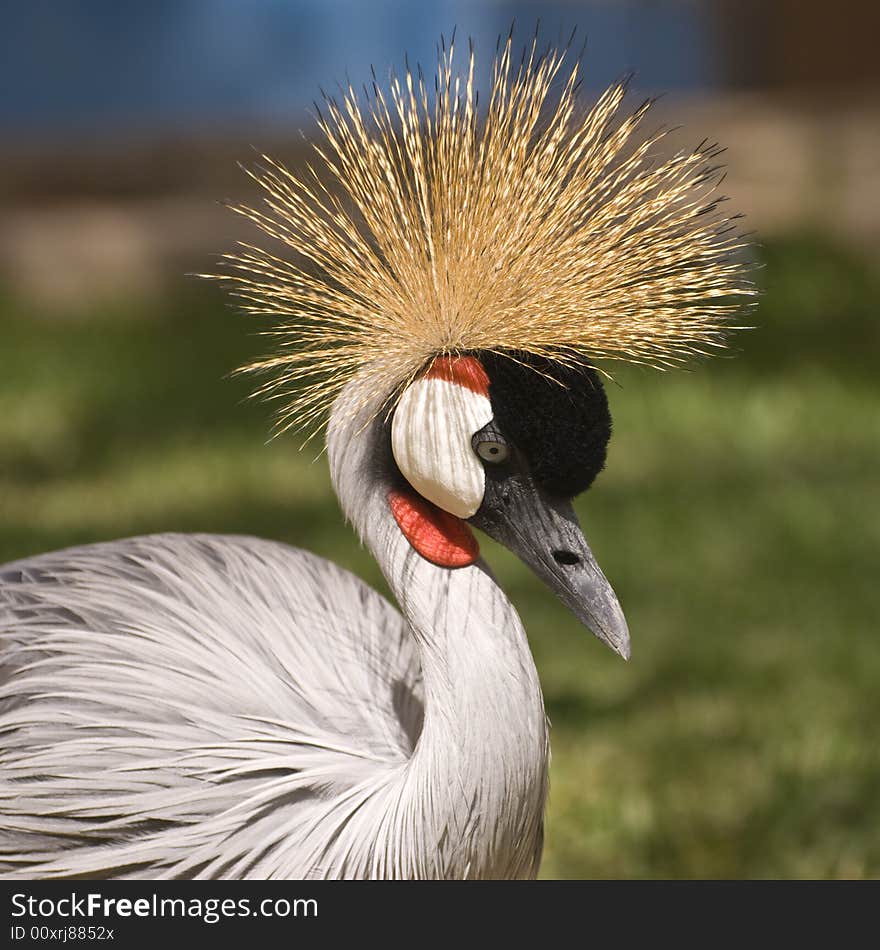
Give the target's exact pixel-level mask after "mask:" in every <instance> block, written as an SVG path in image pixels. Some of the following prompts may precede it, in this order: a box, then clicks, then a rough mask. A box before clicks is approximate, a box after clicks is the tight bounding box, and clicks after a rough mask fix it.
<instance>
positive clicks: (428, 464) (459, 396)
mask: <svg viewBox="0 0 880 950" xmlns="http://www.w3.org/2000/svg"><path fill="white" fill-rule="evenodd" d="M491 421H492V404H491V403H490V402H489V399H488V398H487V397H486V396H484V395H482V394H480V393H476V392H474V391H473V390H471V389H468V388H467V387H465V386H461V385H459V384H458V383H454V382H450V381H447V380H444V379H436V378H427V379H420V380H417V381H416V382H414V383H413V384H412V385H411V386H410V387H409V389H407V390H406V392H405V393H404V394H403V396H402V397H401V399H400V402H399V403H398V405H397V408H396V409H395V411H394V419H393V421H392V423H391V450H392V452H393V453H394V460H395V462H397V466H398V468H399V469H400V471H401V472H402V474H403V477H404V478H405V479H406V480H407V481H408V482H409V483H410V485H412V487H413V488H414V489H415V490H416V491H417V492H418V493H419V494H420V495H421V496H422V497H423V498H427V499H428V501H431V502H433V503H434V504H435V505H437V507H438V508H442V509H443V510H444V511H448V512H449V513H450V514H453V515H455V516H456V517H458V518H470V517H471V515H474V514H476V512H477V509H478V508H479V507H480V505H481V504H482V503H483V493H484V491H485V487H486V484H485V480H486V475H485V472H484V471H483V465H482V462H480V460H479V459H478V458H477V455H476V453H475V452H474V450H473V448H472V447H471V437H472V436H473V434H474V433H475V432H478V431H479V430H480V429H482V428H483V426H485V425H488V423H490V422H491Z"/></svg>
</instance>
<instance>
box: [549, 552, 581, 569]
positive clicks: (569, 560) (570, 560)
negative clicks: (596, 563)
mask: <svg viewBox="0 0 880 950" xmlns="http://www.w3.org/2000/svg"><path fill="white" fill-rule="evenodd" d="M553 560H554V561H556V563H557V564H565V565H566V566H568V567H571V566H572V565H573V564H580V562H581V559H580V558H579V557H578V556H577V555H576V554H575V553H574V551H554V552H553Z"/></svg>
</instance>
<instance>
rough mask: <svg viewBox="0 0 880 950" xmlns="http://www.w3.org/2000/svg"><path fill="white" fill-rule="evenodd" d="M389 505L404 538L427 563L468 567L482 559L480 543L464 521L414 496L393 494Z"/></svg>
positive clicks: (389, 499) (396, 492)
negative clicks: (479, 558) (480, 557)
mask: <svg viewBox="0 0 880 950" xmlns="http://www.w3.org/2000/svg"><path fill="white" fill-rule="evenodd" d="M388 503H389V504H390V506H391V513H392V514H393V515H394V520H395V521H396V522H397V525H398V527H399V528H400V530H401V531H402V532H403V535H404V537H405V538H406V540H407V541H409V543H410V544H411V545H412V546H413V547H414V548H415V549H416V551H418V552H419V554H421V556H422V557H423V558H424V559H425V560H426V561H430V562H431V563H432V564H436V565H438V566H439V567H467V566H468V565H469V564H473V563H474V561H476V559H477V558H478V557H479V556H480V546H479V544H478V543H477V539H476V538H475V537H474V533H473V531H471V529H470V527H469V526H468V525H466V524H465V523H464V522H463V521H462V520H461V518H456V517H455V515H451V514H449V512H448V511H443V509H442V508H438V507H437V506H436V505H433V504H431V502H429V501H426V500H425V499H424V498H421V497H420V496H419V495H416V494H415V493H414V492H412V493H410V492H402V491H391V492H389V493H388Z"/></svg>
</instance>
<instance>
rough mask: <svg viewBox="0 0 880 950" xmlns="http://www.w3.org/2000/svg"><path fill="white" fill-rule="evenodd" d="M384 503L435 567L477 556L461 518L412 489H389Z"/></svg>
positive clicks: (473, 540) (476, 547)
mask: <svg viewBox="0 0 880 950" xmlns="http://www.w3.org/2000/svg"><path fill="white" fill-rule="evenodd" d="M478 365H479V364H478ZM388 503H389V505H390V506H391V513H392V514H393V515H394V520H395V521H396V522H397V525H398V527H399V528H400V530H401V531H402V532H403V535H404V537H405V538H406V540H407V541H409V543H410V544H411V545H412V546H413V547H414V548H415V549H416V551H418V552H419V554H421V556H422V557H423V558H425V560H426V561H430V562H431V563H432V564H436V565H438V567H467V566H468V565H469V564H473V563H474V561H476V559H477V558H478V557H479V556H480V546H479V544H478V543H477V539H476V538H475V537H474V533H473V531H471V529H470V527H469V526H468V525H466V524H465V523H464V522H463V521H462V520H461V518H456V517H455V515H451V514H449V512H447V511H443V509H442V508H438V507H437V506H436V505H433V504H431V502H430V501H426V500H425V499H424V498H421V497H420V496H419V495H417V494H416V493H415V492H407V491H391V492H389V493H388Z"/></svg>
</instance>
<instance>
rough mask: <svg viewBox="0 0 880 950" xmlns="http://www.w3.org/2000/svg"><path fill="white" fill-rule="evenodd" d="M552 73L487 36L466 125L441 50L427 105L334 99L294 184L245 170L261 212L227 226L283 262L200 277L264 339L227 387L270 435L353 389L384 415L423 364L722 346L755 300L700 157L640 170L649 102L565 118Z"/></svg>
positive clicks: (463, 105) (237, 256)
mask: <svg viewBox="0 0 880 950" xmlns="http://www.w3.org/2000/svg"><path fill="white" fill-rule="evenodd" d="M566 56H567V52H566V51H565V50H562V51H557V50H550V51H548V52H546V53H543V54H541V53H539V52H538V49H537V40H535V41H533V42H532V44H531V46H530V48H527V49H526V51H525V52H524V54H523V56H522V59H521V60H520V61H519V63H518V64H517V63H516V62H515V61H514V59H513V57H512V39H511V38H510V37H508V38H507V41H506V43H504V44H502V45H500V48H499V52H498V54H497V56H496V58H495V61H494V64H493V67H492V76H491V93H490V97H489V101H488V105H487V107H486V109H485V114H481V110H480V109H479V108H478V100H477V93H476V88H475V78H474V72H475V69H474V54H473V49H471V51H470V56H469V58H468V62H467V67H466V70H465V71H464V73H463V74H460V73H459V72H457V71H456V68H455V66H454V48H453V46H452V45H450V46H449V47H448V48H445V47H444V46H442V45H441V47H440V50H439V63H438V69H437V75H436V81H435V83H434V84H433V86H434V89H433V95H432V94H431V92H430V91H429V83H428V82H426V80H425V78H424V76H423V75H422V73H421V70H417V71H416V72H415V74H413V72H412V71H411V70H410V69H409V68H407V70H406V72H405V74H404V76H403V78H402V79H400V78H397V77H395V76H392V78H391V80H390V88H389V90H388V91H387V92H386V91H383V90H382V88H381V87H380V86H379V85H378V84H377V83H376V82H375V81H374V83H373V85H372V88H371V89H369V90H365V91H364V94H363V95H362V96H358V94H357V93H356V92H355V90H354V89H353V88H352V87H351V86H350V85H349V86H348V87H346V88H345V89H343V90H342V92H341V94H340V99H339V100H337V99H334V98H331V97H326V99H325V102H326V106H325V110H324V112H323V113H319V122H318V125H319V128H320V132H321V136H322V138H321V140H320V141H318V142H315V143H313V145H312V148H313V151H314V154H313V160H312V162H311V163H309V164H308V166H307V167H306V169H305V170H304V171H296V172H295V171H292V170H290V169H288V168H285V167H284V166H283V165H282V164H280V163H279V162H277V161H274V160H273V159H271V158H269V157H266V156H263V161H262V163H261V164H260V166H259V167H256V168H254V169H253V170H251V171H249V174H250V176H251V177H252V178H253V179H254V181H255V182H256V183H257V184H258V185H260V186H261V188H262V189H263V203H262V205H261V206H259V207H247V206H238V207H235V208H234V210H236V211H237V212H239V213H240V214H242V215H244V216H245V217H246V218H249V219H250V220H251V221H252V222H254V223H255V224H256V225H258V226H259V227H260V228H261V229H262V230H263V231H264V232H265V233H266V234H267V235H269V236H270V237H271V238H274V239H276V240H277V241H278V242H280V245H281V246H282V247H283V251H281V252H279V254H274V253H271V252H270V251H268V250H265V249H263V248H261V247H259V246H255V245H251V244H242V245H240V246H239V248H238V250H237V251H236V252H235V253H232V254H228V255H225V260H226V263H227V265H228V269H227V271H226V272H225V273H223V274H221V275H212V276H215V277H217V278H218V279H220V280H222V281H224V282H225V283H226V284H227V285H229V286H230V287H231V289H232V291H233V292H234V293H235V294H236V295H237V296H238V297H239V298H241V299H242V300H243V301H244V308H245V310H246V311H249V312H252V313H255V314H268V315H271V316H272V317H273V318H275V319H276V321H277V322H276V323H275V324H274V326H273V328H272V330H271V331H270V332H271V334H272V335H273V336H275V337H276V338H277V343H278V347H277V352H276V353H275V354H273V355H271V356H268V357H266V358H264V359H260V360H258V361H256V362H254V363H252V364H250V365H248V366H246V367H243V371H257V372H261V373H267V374H268V378H267V379H266V380H265V381H264V382H263V384H262V385H261V386H260V388H259V389H258V391H257V392H258V394H260V395H263V396H266V397H268V398H272V399H277V400H280V403H281V410H280V413H279V428H280V429H286V428H288V427H291V426H296V427H304V428H305V429H306V430H307V431H309V430H311V431H314V430H315V428H316V424H319V423H320V421H321V420H322V417H324V415H325V413H326V410H327V409H328V407H329V405H330V404H331V403H332V401H333V400H334V399H335V397H336V396H337V395H338V394H339V392H340V391H341V390H342V388H343V387H344V386H345V384H346V383H347V382H348V381H349V380H350V379H351V378H352V377H353V376H354V375H355V374H357V373H360V372H364V373H365V374H367V375H369V377H370V378H371V379H372V381H373V385H372V387H371V388H370V389H369V398H370V399H371V400H374V401H375V402H376V404H377V405H378V406H380V407H381V406H382V405H385V406H388V405H389V404H390V403H389V400H393V399H394V398H395V395H396V394H399V393H400V392H401V391H402V390H403V388H404V387H405V386H406V385H407V384H408V382H410V381H411V380H412V379H414V378H415V377H416V376H417V375H418V373H419V372H420V371H421V370H422V369H423V367H424V366H425V365H426V363H427V362H428V361H430V360H431V359H432V358H433V357H435V356H437V355H441V354H455V353H460V352H466V351H474V350H489V351H494V352H508V353H510V352H517V351H519V352H525V353H529V354H535V355H539V356H547V357H550V358H552V359H557V360H561V361H563V362H584V361H589V362H590V364H591V365H593V361H595V360H599V361H601V360H604V359H622V360H626V361H629V362H635V363H643V364H649V365H652V366H657V367H667V366H670V365H674V364H677V363H680V362H683V361H684V360H686V359H687V358H688V357H690V356H692V355H694V354H707V353H711V352H713V351H716V350H717V349H718V348H720V347H723V346H724V341H725V337H726V335H727V333H728V331H729V330H730V329H731V328H732V326H731V325H732V321H733V319H734V317H735V315H736V313H737V312H739V311H740V310H741V309H742V307H743V305H744V304H745V303H746V298H749V297H751V296H754V294H755V293H756V291H755V289H754V287H753V286H752V285H751V283H750V282H749V280H748V279H747V270H748V265H746V264H745V263H743V262H742V261H741V260H739V259H738V258H739V255H738V254H737V252H738V251H740V250H741V248H742V247H743V246H744V243H743V237H742V236H741V235H740V234H739V233H738V232H737V229H736V226H735V223H734V220H735V217H734V216H729V215H725V214H724V213H723V212H722V211H721V210H720V208H719V202H720V200H721V199H720V198H718V197H717V196H716V195H715V188H716V186H717V184H718V183H719V181H720V178H721V168H720V166H717V165H715V164H714V159H715V158H716V156H717V155H718V154H719V151H720V149H719V148H718V147H717V146H714V145H706V144H705V143H704V144H702V145H700V146H699V147H698V148H696V149H695V150H693V151H688V152H678V153H676V154H673V155H671V156H668V157H663V158H657V157H655V155H654V153H655V151H656V146H657V144H658V143H659V142H660V140H661V139H662V138H663V137H664V136H665V135H666V134H667V132H666V130H660V131H658V132H655V133H654V134H652V135H649V136H647V137H643V136H640V135H639V134H638V132H639V130H640V127H641V126H642V124H643V120H644V118H645V115H646V113H647V112H648V110H649V108H650V106H651V102H650V101H648V102H645V103H644V104H642V105H641V106H640V107H639V108H638V109H636V110H635V111H634V112H632V113H630V114H625V115H624V116H623V118H621V112H622V110H621V105H622V102H623V100H624V96H625V94H626V84H625V83H619V84H616V85H613V86H612V87H610V88H609V89H608V90H607V91H606V92H605V93H604V94H602V95H601V96H600V97H599V99H598V101H597V102H596V103H595V105H594V106H593V107H592V108H591V109H589V110H588V111H584V110H582V109H580V108H579V104H578V87H579V79H580V63H579V62H578V61H576V62H574V63H573V65H572V66H571V67H570V68H568V69H566V68H565V61H566ZM290 252H292V253H290ZM377 411H379V410H378V409H377Z"/></svg>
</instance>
